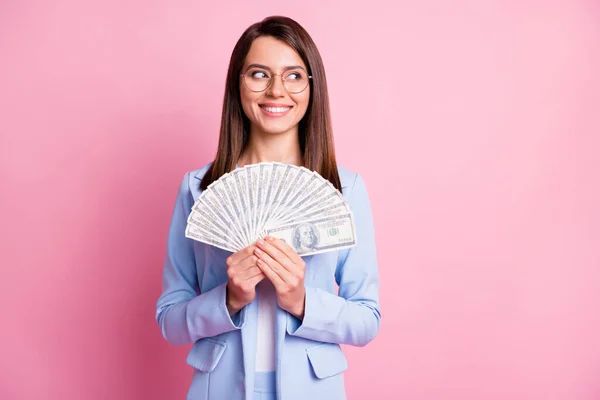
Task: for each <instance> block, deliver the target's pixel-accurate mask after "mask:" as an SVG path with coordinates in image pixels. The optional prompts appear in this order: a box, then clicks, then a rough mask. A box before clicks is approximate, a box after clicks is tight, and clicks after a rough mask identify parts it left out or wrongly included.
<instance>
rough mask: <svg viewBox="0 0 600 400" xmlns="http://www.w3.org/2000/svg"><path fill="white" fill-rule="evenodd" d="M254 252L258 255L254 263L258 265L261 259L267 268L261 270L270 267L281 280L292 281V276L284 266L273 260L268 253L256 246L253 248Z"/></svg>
mask: <svg viewBox="0 0 600 400" xmlns="http://www.w3.org/2000/svg"><path fill="white" fill-rule="evenodd" d="M254 254H256V255H257V257H258V261H257V262H256V265H258V266H259V267H260V265H259V264H260V262H261V261H262V263H264V264H266V265H267V268H261V269H262V270H263V272H264V271H265V269H271V270H273V272H275V273H276V274H277V275H278V276H279V277H280V278H281V280H282V281H284V282H286V283H292V281H293V278H294V277H293V275H292V274H291V273H290V271H288V270H287V269H286V268H285V267H283V266H282V265H281V264H280V263H279V262H277V261H276V260H274V259H273V258H272V257H271V256H270V255H268V254H267V253H266V252H264V251H261V250H260V249H258V248H257V249H255V250H254ZM288 260H289V259H288Z"/></svg>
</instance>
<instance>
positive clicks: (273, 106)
mask: <svg viewBox="0 0 600 400" xmlns="http://www.w3.org/2000/svg"><path fill="white" fill-rule="evenodd" d="M259 107H260V108H262V109H263V110H266V111H268V112H270V113H276V114H278V113H284V112H287V111H289V110H290V109H291V108H292V107H293V106H290V105H287V104H279V103H263V104H259Z"/></svg>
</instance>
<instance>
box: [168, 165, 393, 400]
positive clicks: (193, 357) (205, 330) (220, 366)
mask: <svg viewBox="0 0 600 400" xmlns="http://www.w3.org/2000/svg"><path fill="white" fill-rule="evenodd" d="M209 166H210V164H208V165H205V166H204V167H203V168H201V169H198V170H195V171H190V172H188V173H186V174H185V176H184V178H183V181H182V182H181V185H180V187H179V192H178V195H177V199H176V203H175V207H174V212H173V217H172V221H171V226H170V229H169V235H168V244H167V255H166V260H165V264H164V270H163V278H162V293H161V295H160V297H159V298H158V301H157V304H156V320H157V322H158V324H159V326H160V329H161V331H162V335H163V336H164V338H165V339H166V340H167V341H168V342H169V343H171V344H173V345H186V344H191V343H193V346H192V348H191V350H190V352H189V354H188V356H187V363H188V364H189V365H190V366H192V367H193V377H192V382H191V385H190V387H189V390H188V396H187V399H188V400H242V399H244V400H251V399H252V396H253V392H254V387H253V386H254V365H255V360H256V327H257V325H256V321H257V310H258V305H257V299H255V300H254V301H253V302H252V303H250V304H248V305H246V306H245V307H244V308H242V310H241V311H240V312H238V313H237V314H235V315H234V316H233V318H232V317H230V316H229V313H228V311H227V307H226V304H225V293H226V291H225V289H226V286H227V280H228V277H227V273H226V266H225V259H226V258H227V257H228V256H229V255H231V252H228V251H225V250H222V249H219V248H216V247H213V246H209V245H206V244H204V243H201V242H198V241H195V240H191V239H188V238H186V237H185V234H184V231H185V227H186V225H187V217H188V214H189V212H190V210H191V207H192V205H193V204H194V202H195V201H196V199H197V198H198V196H199V195H200V193H201V191H200V190H199V184H200V180H201V179H202V177H203V176H204V173H205V172H206V170H207V169H208V167H209ZM338 171H339V175H340V180H341V183H342V194H343V196H344V198H345V199H346V201H347V202H348V204H349V206H350V208H351V210H352V212H353V214H354V219H355V224H356V235H357V246H355V247H352V248H350V249H345V250H340V251H332V252H327V253H321V254H316V255H312V256H306V257H304V260H305V262H306V273H305V279H304V281H305V282H304V284H305V287H306V300H305V312H304V314H305V315H304V318H303V320H302V321H300V320H298V319H297V318H296V317H294V316H292V315H291V314H289V313H287V312H286V311H284V310H282V309H281V308H279V307H277V314H276V320H277V323H276V326H277V332H276V341H277V343H276V355H277V358H276V359H277V366H276V383H277V398H278V399H280V400H306V399H311V400H320V399H323V400H341V399H346V392H345V388H344V374H343V372H344V371H345V370H346V369H347V368H348V363H347V361H346V357H345V356H344V353H343V351H342V349H341V347H340V344H347V345H353V346H364V345H366V344H367V343H369V342H370V341H371V340H373V338H374V337H375V336H376V335H377V333H378V331H379V323H380V318H381V313H380V308H379V274H378V270H377V258H376V252H375V236H374V230H373V220H372V214H371V206H370V203H369V197H368V195H367V190H366V187H365V184H364V181H363V179H362V178H361V177H360V175H358V174H356V173H353V172H350V171H349V170H346V169H344V168H342V167H338ZM336 284H337V285H338V287H339V289H338V293H337V294H336ZM259 295H260V294H259Z"/></svg>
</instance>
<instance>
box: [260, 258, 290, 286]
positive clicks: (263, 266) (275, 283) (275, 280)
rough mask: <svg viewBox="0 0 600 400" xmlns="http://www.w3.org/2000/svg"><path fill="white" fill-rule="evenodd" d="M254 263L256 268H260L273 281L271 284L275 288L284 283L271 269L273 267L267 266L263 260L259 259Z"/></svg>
mask: <svg viewBox="0 0 600 400" xmlns="http://www.w3.org/2000/svg"><path fill="white" fill-rule="evenodd" d="M256 265H257V266H258V268H260V270H261V271H262V272H263V274H264V275H265V276H266V277H267V278H268V279H269V280H270V281H271V282H272V283H273V286H275V288H276V289H277V288H281V287H283V286H285V284H286V283H285V282H284V281H283V279H281V277H280V276H279V275H278V274H277V273H276V272H275V271H273V269H272V268H271V267H269V266H268V265H267V263H265V262H264V261H263V260H260V259H259V260H258V262H257V263H256Z"/></svg>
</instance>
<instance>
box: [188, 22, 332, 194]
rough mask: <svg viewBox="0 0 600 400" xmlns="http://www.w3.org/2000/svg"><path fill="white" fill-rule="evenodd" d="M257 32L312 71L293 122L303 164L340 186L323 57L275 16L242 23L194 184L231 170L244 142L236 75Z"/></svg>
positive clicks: (298, 29) (295, 26)
mask: <svg viewBox="0 0 600 400" xmlns="http://www.w3.org/2000/svg"><path fill="white" fill-rule="evenodd" d="M261 36H271V37H274V38H275V39H279V40H281V41H283V42H285V43H286V44H288V45H289V46H290V47H292V48H293V49H294V50H295V51H296V52H297V53H298V54H299V55H300V58H302V61H304V64H305V65H306V66H307V68H308V73H309V75H312V77H313V78H312V79H311V82H310V85H311V87H310V91H311V93H310V100H309V103H308V108H307V110H306V114H304V117H303V118H302V120H300V123H299V125H298V139H299V142H300V150H301V152H302V156H303V159H304V167H306V168H308V169H310V170H311V171H316V172H317V173H319V174H320V175H321V176H322V177H323V178H325V179H327V180H329V181H330V182H331V183H332V184H333V186H335V187H336V188H337V189H338V190H340V191H341V190H342V189H341V186H342V185H341V183H340V178H339V175H338V170H337V163H336V160H335V151H334V146H333V134H332V128H331V116H330V112H329V95H328V93H327V81H326V78H325V67H324V66H323V60H322V59H321V55H320V54H319V51H318V50H317V46H316V45H315V43H314V42H313V40H312V38H311V37H310V35H309V34H308V32H306V30H305V29H304V28H303V27H302V26H301V25H300V24H299V23H297V22H296V21H294V20H293V19H291V18H287V17H281V16H271V17H267V18H265V19H263V20H262V21H260V22H257V23H255V24H253V25H251V26H250V27H248V29H246V31H245V32H244V33H243V34H242V36H241V37H240V39H239V40H238V42H237V43H236V45H235V47H234V49H233V52H232V54H231V59H230V60H229V69H228V71H227V81H226V83H225V96H224V98H223V110H222V114H221V132H220V134H219V146H218V148H217V154H216V156H215V160H214V162H213V163H212V165H211V166H210V168H209V169H208V170H207V171H206V173H205V175H204V178H203V179H202V181H201V182H200V188H201V189H202V190H204V189H206V188H207V187H208V185H210V184H211V183H212V182H213V181H215V180H217V179H219V178H220V177H221V176H222V175H223V174H225V173H226V172H229V171H232V170H233V169H234V168H235V165H236V163H237V161H238V158H239V157H240V156H241V155H242V152H243V151H244V149H245V148H246V146H247V144H248V139H249V136H250V120H249V119H248V117H246V115H245V114H244V110H243V109H242V102H241V98H240V74H241V70H242V67H243V65H244V61H245V59H246V55H247V54H248V52H249V51H250V46H251V45H252V43H253V42H254V40H255V39H257V38H258V37H261Z"/></svg>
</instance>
